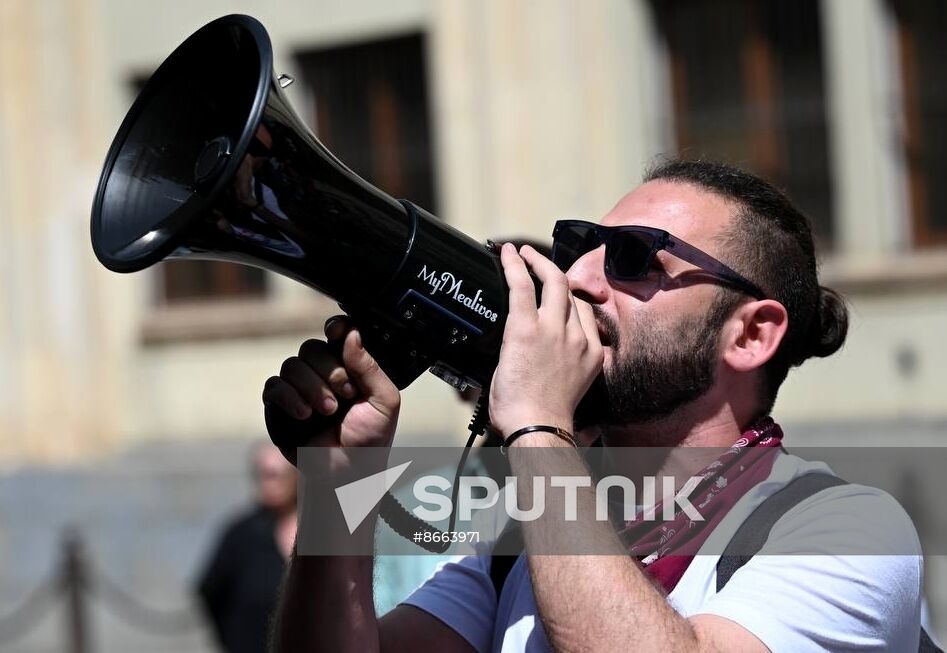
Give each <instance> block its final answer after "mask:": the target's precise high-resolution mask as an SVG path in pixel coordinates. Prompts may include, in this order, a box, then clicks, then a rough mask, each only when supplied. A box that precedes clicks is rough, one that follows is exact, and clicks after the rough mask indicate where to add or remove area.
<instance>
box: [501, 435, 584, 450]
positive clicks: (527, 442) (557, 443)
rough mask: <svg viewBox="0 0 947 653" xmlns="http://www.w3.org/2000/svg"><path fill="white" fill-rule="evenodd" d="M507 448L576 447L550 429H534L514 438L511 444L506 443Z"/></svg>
mask: <svg viewBox="0 0 947 653" xmlns="http://www.w3.org/2000/svg"><path fill="white" fill-rule="evenodd" d="M504 446H505V447H506V448H507V449H521V448H526V447H564V448H574V447H573V445H571V444H569V442H568V441H566V440H565V439H564V438H561V437H559V436H558V435H556V434H555V433H551V432H549V431H533V432H532V433H527V434H526V435H524V436H522V437H518V438H514V439H513V441H512V442H510V443H509V444H504Z"/></svg>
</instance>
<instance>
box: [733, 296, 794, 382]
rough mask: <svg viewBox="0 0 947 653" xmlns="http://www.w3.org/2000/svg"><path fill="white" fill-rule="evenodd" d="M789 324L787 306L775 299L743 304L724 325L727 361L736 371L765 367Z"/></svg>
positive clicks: (777, 347)
mask: <svg viewBox="0 0 947 653" xmlns="http://www.w3.org/2000/svg"><path fill="white" fill-rule="evenodd" d="M788 327H789V316H788V315H787V314H786V308H785V307H784V306H783V305H782V304H780V303H779V302H777V301H775V300H772V299H763V300H759V301H755V302H749V303H746V304H742V305H740V306H739V307H737V309H736V310H735V311H734V312H733V315H731V316H730V319H729V320H727V323H726V325H725V326H724V331H723V335H724V341H723V342H722V343H721V346H722V348H723V349H722V351H723V360H724V362H725V363H726V364H727V365H728V366H729V367H730V368H731V369H733V370H734V371H736V372H751V371H753V370H755V369H759V368H761V367H763V365H765V364H766V363H767V361H769V360H770V359H771V358H772V357H773V356H775V355H776V350H777V349H779V344H780V343H781V342H782V341H783V338H784V337H785V336H786V329H787V328H788Z"/></svg>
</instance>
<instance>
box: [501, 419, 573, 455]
mask: <svg viewBox="0 0 947 653" xmlns="http://www.w3.org/2000/svg"><path fill="white" fill-rule="evenodd" d="M536 431H543V432H544V433H552V434H553V435H555V436H557V437H559V438H561V439H563V440H565V441H566V442H568V443H569V444H571V445H572V446H573V447H576V448H578V447H579V445H578V443H577V442H576V441H575V438H574V437H572V434H571V433H569V432H568V431H567V430H565V429H561V428H559V427H558V426H549V425H547V424H534V425H533V426H524V427H523V428H521V429H519V430H517V431H513V432H512V433H510V434H509V435H508V436H507V437H506V440H505V441H504V442H503V444H501V445H500V453H502V454H503V455H504V456H505V455H506V452H507V450H508V449H509V448H510V445H511V444H513V442H514V441H515V440H516V439H517V438H519V437H522V436H524V435H526V434H527V433H535V432H536Z"/></svg>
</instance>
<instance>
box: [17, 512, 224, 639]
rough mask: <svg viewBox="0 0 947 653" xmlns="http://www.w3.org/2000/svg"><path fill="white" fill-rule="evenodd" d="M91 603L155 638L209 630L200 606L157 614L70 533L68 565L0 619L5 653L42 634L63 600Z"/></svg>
mask: <svg viewBox="0 0 947 653" xmlns="http://www.w3.org/2000/svg"><path fill="white" fill-rule="evenodd" d="M88 597H91V598H93V599H95V600H97V601H98V602H99V604H100V605H102V606H103V608H105V609H106V610H107V611H108V612H109V613H110V614H112V615H113V616H115V617H116V618H117V619H119V620H120V621H122V622H123V623H125V624H126V625H127V626H129V627H131V628H132V629H133V630H137V631H139V632H142V633H146V634H149V635H156V636H163V637H169V636H180V635H181V634H182V633H188V632H190V631H194V630H199V629H203V628H205V627H206V623H205V622H204V620H203V619H201V618H200V616H199V615H200V610H199V608H198V607H197V605H192V606H189V607H186V608H181V609H173V610H163V609H155V608H153V607H151V606H148V605H146V604H145V603H143V602H142V601H141V600H140V599H139V598H138V597H137V596H135V595H134V594H133V593H131V592H129V591H128V590H126V589H124V588H122V587H121V586H120V585H119V584H118V583H117V582H116V581H115V580H113V579H111V578H109V577H108V576H107V575H106V574H104V573H102V571H101V570H96V569H95V567H94V566H93V565H91V564H90V563H89V562H88V561H87V560H86V559H85V556H84V555H82V553H81V547H80V546H79V538H78V535H77V534H76V533H75V532H74V531H71V530H70V531H68V532H67V534H66V536H65V537H64V538H63V546H62V559H61V560H60V562H59V564H58V565H57V567H56V568H55V569H54V571H53V573H51V574H50V576H49V578H47V579H46V580H45V581H43V582H42V583H40V584H39V585H37V586H36V587H35V588H33V589H32V590H31V591H30V592H29V594H28V595H27V597H26V599H24V600H23V602H22V603H20V604H19V605H18V606H17V607H16V608H15V609H13V610H11V611H10V612H8V613H7V614H4V615H0V647H3V646H8V645H10V644H13V643H14V642H17V641H19V640H20V639H22V638H23V637H24V636H26V635H28V634H29V633H30V632H32V631H33V630H34V629H36V628H37V627H38V626H39V624H40V622H42V620H43V619H44V618H45V617H46V616H47V615H48V614H49V612H50V610H51V609H52V608H53V607H54V606H55V605H56V604H57V603H58V602H59V601H60V600H64V599H65V600H69V601H71V602H73V603H71V604H70V605H73V604H75V603H76V602H78V604H82V603H84V599H86V598H88ZM76 612H77V613H82V614H84V612H85V611H84V609H82V610H77V611H76ZM73 628H74V629H77V632H80V633H81V632H82V631H83V630H84V626H82V625H76V624H73ZM82 637H83V638H84V635H82Z"/></svg>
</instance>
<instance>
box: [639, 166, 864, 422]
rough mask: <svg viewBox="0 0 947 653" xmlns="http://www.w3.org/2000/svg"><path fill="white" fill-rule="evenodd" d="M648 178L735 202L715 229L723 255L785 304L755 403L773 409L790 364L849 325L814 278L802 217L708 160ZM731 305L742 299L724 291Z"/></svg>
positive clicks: (758, 185)
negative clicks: (779, 337) (784, 319)
mask: <svg viewBox="0 0 947 653" xmlns="http://www.w3.org/2000/svg"><path fill="white" fill-rule="evenodd" d="M644 180H645V181H646V182H647V181H657V180H665V181H675V182H681V183H686V184H691V185H693V186H696V187H698V188H700V189H703V190H706V191H709V192H711V193H714V194H716V195H718V196H720V197H723V198H724V199H726V200H728V201H730V202H732V203H734V204H735V205H736V206H737V207H738V208H737V213H736V215H735V216H734V219H733V222H732V223H731V226H730V228H729V229H727V231H726V232H725V233H724V234H723V235H722V236H721V241H722V244H723V247H722V253H723V260H724V262H725V263H727V265H729V266H730V267H732V268H733V269H735V270H736V271H738V272H740V273H741V274H742V275H744V276H745V277H747V278H748V279H750V280H751V281H753V282H754V283H755V284H756V285H758V286H759V287H760V288H762V290H763V292H765V293H766V294H767V296H769V297H771V298H773V299H775V300H776V301H778V302H779V303H781V304H782V305H783V306H784V307H785V308H786V313H787V314H788V315H789V325H788V329H787V331H786V336H785V337H784V338H783V341H782V343H780V346H779V349H778V350H777V352H776V355H775V356H774V357H773V358H772V359H771V360H770V361H769V362H768V363H767V364H766V367H765V368H764V373H765V376H764V378H765V383H764V387H763V388H762V393H763V395H762V397H761V399H762V403H763V407H764V409H765V412H767V413H768V412H769V411H770V410H771V409H772V406H773V402H774V401H775V400H776V392H777V390H778V389H779V386H780V385H781V384H782V382H783V381H784V380H785V379H786V374H787V373H788V372H789V368H791V367H795V366H797V365H800V364H801V363H802V362H803V361H805V360H806V359H807V358H811V357H813V356H818V357H820V358H821V357H825V356H829V355H831V354H833V353H835V352H836V351H838V349H839V348H840V347H841V346H842V343H844V342H845V335H846V334H847V332H848V309H847V308H846V306H845V301H844V300H843V299H842V297H841V296H840V295H839V294H838V293H837V292H835V291H834V290H832V289H830V288H826V287H824V286H820V285H819V281H818V277H817V270H816V256H815V245H814V243H813V239H812V228H811V227H810V225H809V220H808V218H806V216H805V215H804V214H803V213H802V212H801V211H799V209H797V208H796V207H795V206H793V205H792V202H790V201H789V198H788V197H787V196H786V195H785V194H784V193H783V192H781V191H780V190H778V189H777V188H775V187H774V186H773V185H771V184H769V183H768V182H766V181H764V180H762V179H760V178H759V177H756V176H754V175H751V174H749V173H747V172H744V171H742V170H739V169H737V168H734V167H731V166H728V165H724V164H721V163H713V162H708V161H680V160H675V161H667V162H664V163H661V164H659V165H657V166H656V167H654V168H652V169H651V170H649V171H648V172H647V173H646V174H645V178H644ZM724 292H725V294H724V295H722V298H721V299H720V301H723V302H729V307H730V310H732V309H733V308H736V306H737V304H738V303H739V302H741V301H743V299H744V298H743V297H742V296H740V295H738V294H737V293H736V292H734V291H729V290H728V291H724Z"/></svg>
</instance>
